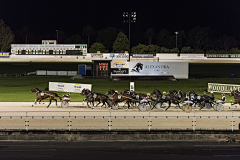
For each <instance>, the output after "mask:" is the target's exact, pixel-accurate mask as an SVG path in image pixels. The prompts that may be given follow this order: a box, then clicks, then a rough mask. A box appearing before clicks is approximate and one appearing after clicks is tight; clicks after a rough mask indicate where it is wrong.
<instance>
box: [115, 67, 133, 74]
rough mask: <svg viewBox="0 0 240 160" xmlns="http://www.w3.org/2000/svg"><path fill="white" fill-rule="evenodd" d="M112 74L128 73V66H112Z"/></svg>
mask: <svg viewBox="0 0 240 160" xmlns="http://www.w3.org/2000/svg"><path fill="white" fill-rule="evenodd" d="M111 72H112V74H129V72H128V68H112V69H111Z"/></svg>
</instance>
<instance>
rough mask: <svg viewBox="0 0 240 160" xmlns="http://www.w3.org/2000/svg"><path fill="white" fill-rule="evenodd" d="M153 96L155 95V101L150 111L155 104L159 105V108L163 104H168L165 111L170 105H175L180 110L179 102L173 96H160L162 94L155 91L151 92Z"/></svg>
mask: <svg viewBox="0 0 240 160" xmlns="http://www.w3.org/2000/svg"><path fill="white" fill-rule="evenodd" d="M154 94H155V95H156V99H155V103H154V105H153V107H152V109H153V108H154V107H155V106H156V104H157V103H160V106H162V104H163V103H164V102H168V107H167V108H166V110H165V111H167V110H168V109H169V108H170V107H171V103H174V104H176V105H177V106H178V107H179V108H180V109H181V107H180V105H179V101H178V99H177V98H176V97H175V96H174V95H172V94H167V95H162V93H161V92H160V91H159V90H157V89H155V90H153V92H152V93H151V95H154Z"/></svg>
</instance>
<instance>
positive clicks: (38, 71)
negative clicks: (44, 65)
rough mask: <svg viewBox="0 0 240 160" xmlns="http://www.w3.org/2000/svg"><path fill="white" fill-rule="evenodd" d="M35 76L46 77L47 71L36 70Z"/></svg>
mask: <svg viewBox="0 0 240 160" xmlns="http://www.w3.org/2000/svg"><path fill="white" fill-rule="evenodd" d="M37 75H38V76H43V75H44V76H45V75H47V71H46V70H37Z"/></svg>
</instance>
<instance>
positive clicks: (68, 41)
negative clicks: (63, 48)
mask: <svg viewBox="0 0 240 160" xmlns="http://www.w3.org/2000/svg"><path fill="white" fill-rule="evenodd" d="M65 43H66V44H84V43H85V42H84V40H83V39H82V37H81V36H80V35H79V34H75V35H73V36H71V37H68V38H67V39H66V40H65Z"/></svg>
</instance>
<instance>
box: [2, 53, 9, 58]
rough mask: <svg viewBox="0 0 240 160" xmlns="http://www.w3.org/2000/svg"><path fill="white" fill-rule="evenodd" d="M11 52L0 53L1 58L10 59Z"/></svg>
mask: <svg viewBox="0 0 240 160" xmlns="http://www.w3.org/2000/svg"><path fill="white" fill-rule="evenodd" d="M9 57H10V52H0V58H9Z"/></svg>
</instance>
